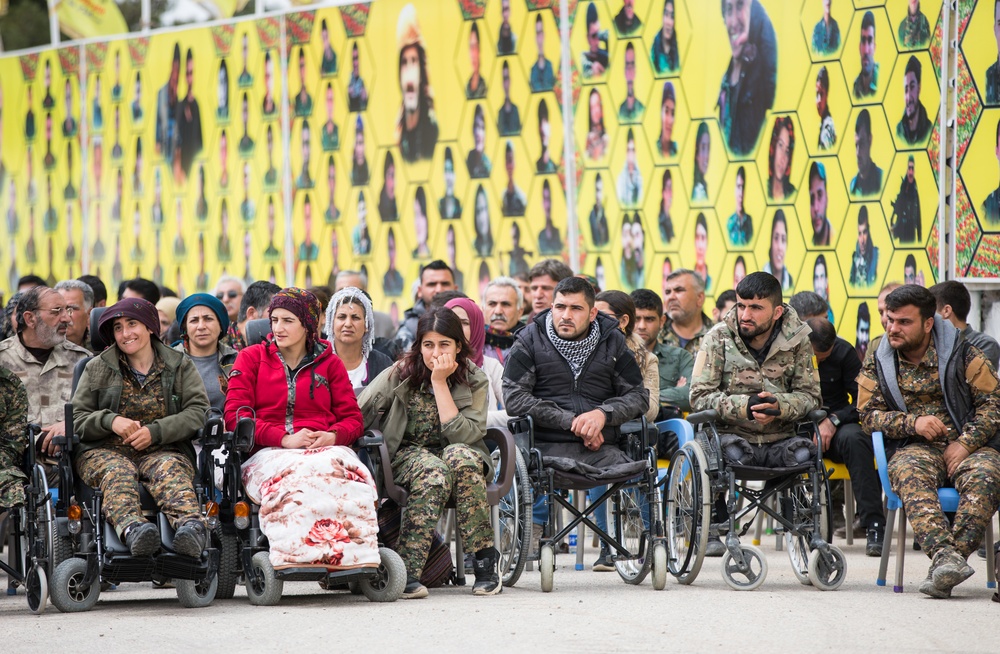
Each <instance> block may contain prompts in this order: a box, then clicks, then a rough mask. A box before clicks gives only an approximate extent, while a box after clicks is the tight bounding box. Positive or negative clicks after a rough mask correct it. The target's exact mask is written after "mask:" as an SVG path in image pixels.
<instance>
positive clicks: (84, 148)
mask: <svg viewBox="0 0 1000 654" xmlns="http://www.w3.org/2000/svg"><path fill="white" fill-rule="evenodd" d="M79 52H80V65H79V67H78V68H77V87H78V88H79V89H80V140H79V141H78V143H79V144H80V274H81V275H87V274H90V228H91V223H92V221H93V216H92V215H91V213H90V178H89V175H87V171H88V170H90V148H89V147H88V146H89V145H90V111H89V110H88V107H87V102H86V98H87V47H86V46H85V45H80V46H79Z"/></svg>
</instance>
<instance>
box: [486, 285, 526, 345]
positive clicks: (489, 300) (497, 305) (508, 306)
mask: <svg viewBox="0 0 1000 654" xmlns="http://www.w3.org/2000/svg"><path fill="white" fill-rule="evenodd" d="M523 302H524V298H523V297H522V295H521V289H520V288H519V287H518V285H517V280H515V279H514V278H512V277H497V278H495V279H492V280H490V283H489V284H487V285H486V292H485V293H483V315H484V316H485V317H486V345H485V346H484V348H483V355H484V356H488V357H490V358H491V359H496V360H497V361H499V362H500V363H501V364H503V363H504V362H506V360H507V355H508V354H509V353H510V348H512V347H514V341H515V340H516V339H517V332H518V331H520V329H521V328H522V327H524V325H522V324H521V307H522V305H523Z"/></svg>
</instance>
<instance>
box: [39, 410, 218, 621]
mask: <svg viewBox="0 0 1000 654" xmlns="http://www.w3.org/2000/svg"><path fill="white" fill-rule="evenodd" d="M54 442H55V443H56V444H57V445H59V446H61V447H62V452H61V453H60V455H59V461H58V464H57V471H58V475H59V496H58V500H57V502H56V503H55V509H54V513H55V519H54V524H55V528H54V530H53V547H52V550H53V558H54V560H57V561H58V560H60V559H62V558H63V557H65V560H62V561H61V562H60V563H58V564H57V565H55V566H54V571H53V573H52V576H51V578H50V580H49V595H50V598H51V599H52V603H53V604H54V605H55V607H56V608H57V609H59V610H60V611H62V612H63V613H73V612H80V611H89V610H90V609H92V608H93V607H94V605H95V604H96V603H97V600H98V598H99V597H100V593H101V590H102V585H106V584H119V583H123V582H148V581H153V582H166V581H169V580H172V581H173V583H174V585H175V586H176V589H177V599H178V600H179V601H180V603H181V605H182V606H184V607H186V608H201V607H205V606H208V605H209V604H211V603H212V601H213V600H214V599H215V594H216V590H217V588H218V574H217V572H218V568H219V550H218V549H217V548H215V547H213V546H212V545H211V544H210V545H209V547H207V548H206V549H205V551H204V552H202V555H201V557H199V558H197V559H195V558H193V557H188V556H184V555H181V554H177V553H175V552H174V551H173V537H174V529H173V527H171V525H170V523H169V522H168V520H167V517H166V516H165V515H163V514H162V513H160V512H159V511H158V510H157V504H156V501H155V500H154V499H153V498H152V496H151V495H150V494H149V493H148V491H146V489H145V488H144V487H143V486H142V485H141V484H139V499H140V504H141V506H142V511H143V515H145V516H146V518H147V519H149V520H151V521H152V522H154V524H156V525H157V527H158V528H159V531H160V547H161V549H160V551H159V552H158V553H157V554H154V555H153V556H149V557H134V556H132V554H131V552H130V551H129V549H128V547H127V546H126V545H125V544H124V543H123V542H122V540H121V539H120V538H119V537H118V534H117V532H116V531H115V529H114V527H112V526H111V524H110V523H108V521H107V519H106V518H105V517H104V514H103V512H102V510H101V507H102V503H103V492H102V491H101V490H100V489H99V488H91V487H90V486H88V485H87V484H85V483H83V481H82V480H80V479H79V478H77V476H76V475H75V473H74V470H73V454H74V452H75V451H76V448H77V446H78V445H79V442H80V439H79V435H78V434H76V433H75V432H74V430H73V405H72V404H67V405H66V436H65V437H62V438H56V439H54ZM196 492H197V489H196ZM199 502H200V504H201V507H202V513H203V514H204V515H205V517H206V518H207V519H208V520H211V519H212V518H213V516H212V515H211V511H212V505H211V503H210V502H209V501H208V500H207V499H206V498H205V497H204V495H203V494H199Z"/></svg>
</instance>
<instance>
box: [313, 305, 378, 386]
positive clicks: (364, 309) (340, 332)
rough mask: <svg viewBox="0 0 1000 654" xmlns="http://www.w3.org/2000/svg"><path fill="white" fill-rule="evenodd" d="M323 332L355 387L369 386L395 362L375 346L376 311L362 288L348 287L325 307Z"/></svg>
mask: <svg viewBox="0 0 1000 654" xmlns="http://www.w3.org/2000/svg"><path fill="white" fill-rule="evenodd" d="M323 333H324V334H326V336H327V338H329V339H330V342H331V343H332V344H333V350H334V354H336V355H337V356H338V357H340V360H341V361H343V362H344V367H345V368H347V376H348V377H349V378H350V380H351V386H352V387H354V388H362V387H364V386H367V385H368V384H370V383H371V382H372V380H374V379H375V378H376V377H378V376H379V373H380V372H382V371H383V370H385V369H386V368H388V367H389V366H391V365H392V359H390V358H389V357H388V356H386V355H385V354H383V353H381V352H379V351H378V350H376V349H373V347H372V345H373V343H374V342H375V314H374V309H372V301H371V299H370V298H369V297H368V295H367V294H366V293H365V292H364V291H362V290H361V289H360V288H355V287H353V286H348V287H347V288H342V289H340V290H339V291H337V292H336V293H334V294H333V297H332V298H330V303H329V304H328V305H327V306H326V324H325V326H324V328H323Z"/></svg>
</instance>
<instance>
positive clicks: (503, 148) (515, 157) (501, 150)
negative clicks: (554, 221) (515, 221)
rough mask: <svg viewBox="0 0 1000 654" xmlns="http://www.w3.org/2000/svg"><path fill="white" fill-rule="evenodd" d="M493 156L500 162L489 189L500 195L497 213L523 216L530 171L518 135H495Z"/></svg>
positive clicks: (530, 176)
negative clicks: (498, 211)
mask: <svg viewBox="0 0 1000 654" xmlns="http://www.w3.org/2000/svg"><path fill="white" fill-rule="evenodd" d="M493 160H494V161H495V162H497V165H498V166H500V170H497V171H496V172H495V173H494V175H493V177H492V179H491V183H492V184H493V192H494V194H495V195H496V196H497V197H498V198H500V215H502V216H503V217H504V218H519V217H521V216H524V214H525V212H526V211H527V209H528V195H527V189H528V186H529V185H530V184H531V180H532V178H533V177H534V175H532V173H531V169H532V166H531V163H530V162H529V161H528V155H527V153H526V152H525V149H524V145H523V143H522V141H521V139H520V138H518V137H516V136H515V137H511V138H501V139H497V143H496V150H494V155H493Z"/></svg>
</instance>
